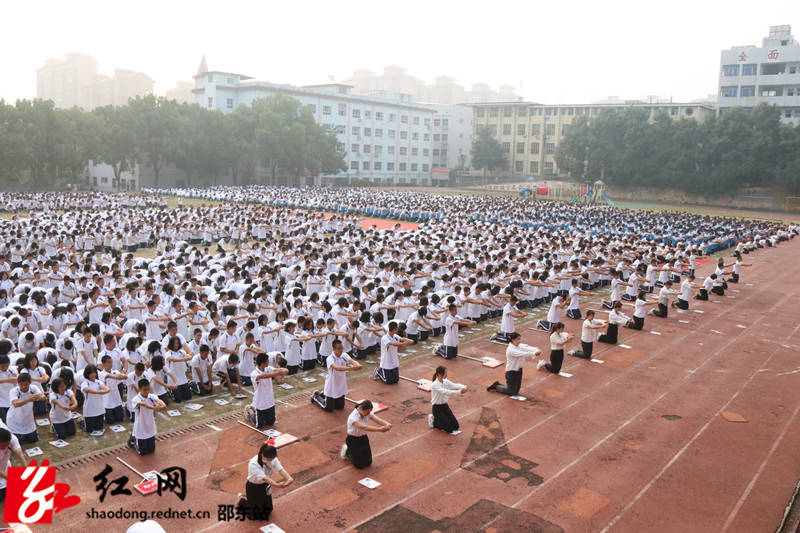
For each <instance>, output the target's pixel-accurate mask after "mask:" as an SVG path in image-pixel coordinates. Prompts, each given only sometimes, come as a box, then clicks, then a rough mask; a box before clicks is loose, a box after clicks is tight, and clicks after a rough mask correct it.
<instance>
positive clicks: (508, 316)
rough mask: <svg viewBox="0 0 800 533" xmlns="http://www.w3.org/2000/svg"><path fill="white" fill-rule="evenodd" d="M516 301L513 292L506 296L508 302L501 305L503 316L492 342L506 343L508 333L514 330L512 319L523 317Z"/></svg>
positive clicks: (523, 314)
mask: <svg viewBox="0 0 800 533" xmlns="http://www.w3.org/2000/svg"><path fill="white" fill-rule="evenodd" d="M517 302H518V300H517V297H516V296H515V295H513V294H512V295H511V296H510V297H509V298H508V302H507V303H506V305H504V306H503V318H502V319H501V321H500V331H499V332H497V333H495V334H494V335H493V336H492V338H491V341H492V342H495V343H500V344H508V342H509V340H508V337H509V335H510V334H512V333H514V332H515V331H516V328H515V327H514V319H515V318H523V317H525V313H523V312H522V311H520V310H519V309H518V308H517Z"/></svg>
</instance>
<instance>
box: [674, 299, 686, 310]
mask: <svg viewBox="0 0 800 533" xmlns="http://www.w3.org/2000/svg"><path fill="white" fill-rule="evenodd" d="M675 305H676V306H677V307H678V309H683V310H686V309H689V302H687V301H686V300H681V299H680V298H678V301H677V302H676V303H675Z"/></svg>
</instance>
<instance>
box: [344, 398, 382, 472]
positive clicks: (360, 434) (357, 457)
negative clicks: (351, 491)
mask: <svg viewBox="0 0 800 533" xmlns="http://www.w3.org/2000/svg"><path fill="white" fill-rule="evenodd" d="M371 413H372V402H371V401H369V400H364V401H362V402H361V403H360V404H358V405H357V406H356V407H355V409H353V412H352V413H350V416H348V417H347V438H346V439H345V443H344V444H343V445H342V450H341V452H339V456H340V457H341V458H342V459H347V458H349V459H350V461H351V462H352V463H353V466H355V467H356V468H358V469H361V468H366V467H368V466H369V465H371V464H372V450H371V449H370V447H369V437H367V432H368V431H378V432H382V433H383V432H386V431H389V430H390V429H392V425H391V424H390V423H389V422H387V421H386V420H383V419H382V418H380V417H378V415H373V414H371ZM373 423H374V424H373Z"/></svg>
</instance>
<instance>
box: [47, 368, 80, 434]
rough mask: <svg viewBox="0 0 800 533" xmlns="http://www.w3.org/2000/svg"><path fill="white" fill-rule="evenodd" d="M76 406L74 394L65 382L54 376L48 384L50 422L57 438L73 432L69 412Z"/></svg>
mask: <svg viewBox="0 0 800 533" xmlns="http://www.w3.org/2000/svg"><path fill="white" fill-rule="evenodd" d="M77 408H78V400H76V399H75V394H73V392H72V391H71V390H70V389H68V388H67V383H66V382H65V381H64V380H63V379H61V378H56V379H54V380H53V383H52V384H51V386H50V422H51V423H52V424H53V429H54V430H55V432H56V436H57V437H58V438H59V439H66V438H67V437H71V436H72V435H74V434H75V421H74V420H73V419H72V415H71V413H72V412H74V411H75V410H76V409H77Z"/></svg>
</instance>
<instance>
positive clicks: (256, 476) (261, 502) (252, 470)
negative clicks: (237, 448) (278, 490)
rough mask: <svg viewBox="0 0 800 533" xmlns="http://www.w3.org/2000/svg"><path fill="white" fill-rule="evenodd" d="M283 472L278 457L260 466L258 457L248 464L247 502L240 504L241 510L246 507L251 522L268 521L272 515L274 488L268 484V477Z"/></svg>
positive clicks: (246, 513) (246, 514) (245, 513)
mask: <svg viewBox="0 0 800 533" xmlns="http://www.w3.org/2000/svg"><path fill="white" fill-rule="evenodd" d="M281 470H283V466H282V465H281V463H280V461H278V458H277V457H276V458H275V459H273V460H272V461H268V462H266V463H264V465H263V466H262V465H260V464H259V463H258V455H256V456H255V457H253V458H252V459H250V461H249V462H248V463H247V483H246V484H245V494H246V497H247V500H246V502H244V501H243V502H240V503H239V505H240V508H241V507H246V512H243V513H242V514H244V515H245V516H247V517H249V518H250V519H251V520H259V521H267V520H269V516H270V514H272V510H273V505H272V487H270V485H269V483H267V482H266V479H267V478H268V477H271V476H272V475H273V474H275V473H277V472H280V471H281Z"/></svg>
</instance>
